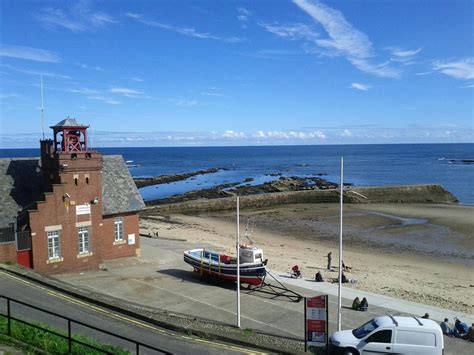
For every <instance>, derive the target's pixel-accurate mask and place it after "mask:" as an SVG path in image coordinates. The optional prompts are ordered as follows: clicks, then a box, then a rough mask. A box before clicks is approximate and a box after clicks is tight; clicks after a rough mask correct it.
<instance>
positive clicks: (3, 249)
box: [0, 242, 16, 263]
mask: <svg viewBox="0 0 474 355" xmlns="http://www.w3.org/2000/svg"><path fill="white" fill-rule="evenodd" d="M6 262H10V263H16V242H10V243H0V263H6Z"/></svg>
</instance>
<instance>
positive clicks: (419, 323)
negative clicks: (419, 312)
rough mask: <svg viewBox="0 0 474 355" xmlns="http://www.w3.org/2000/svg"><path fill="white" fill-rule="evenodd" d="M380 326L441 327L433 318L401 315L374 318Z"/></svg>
mask: <svg viewBox="0 0 474 355" xmlns="http://www.w3.org/2000/svg"><path fill="white" fill-rule="evenodd" d="M374 320H375V322H376V323H377V324H378V326H379V327H386V326H392V325H395V326H398V327H420V328H425V329H426V328H436V329H437V328H439V325H438V323H436V322H435V321H433V320H431V319H424V318H418V317H400V316H381V317H377V318H375V319H374Z"/></svg>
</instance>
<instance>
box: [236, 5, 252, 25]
mask: <svg viewBox="0 0 474 355" xmlns="http://www.w3.org/2000/svg"><path fill="white" fill-rule="evenodd" d="M250 15H252V13H251V12H250V11H249V10H247V9H246V8H244V7H239V8H237V19H238V20H239V21H240V24H241V25H242V27H243V28H247V22H248V20H249V17H250Z"/></svg>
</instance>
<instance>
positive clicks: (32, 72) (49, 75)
mask: <svg viewBox="0 0 474 355" xmlns="http://www.w3.org/2000/svg"><path fill="white" fill-rule="evenodd" d="M2 67H4V68H8V69H11V70H15V71H17V72H19V73H23V74H28V75H35V76H40V75H42V76H44V77H47V78H55V79H71V77H70V76H68V75H63V74H57V73H51V72H47V71H39V70H28V69H21V68H17V67H14V66H12V65H8V64H3V65H2Z"/></svg>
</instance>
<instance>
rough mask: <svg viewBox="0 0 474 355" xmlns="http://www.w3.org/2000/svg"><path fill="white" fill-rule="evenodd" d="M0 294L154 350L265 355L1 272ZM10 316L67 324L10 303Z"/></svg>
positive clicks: (2, 304)
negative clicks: (161, 326) (77, 297)
mask: <svg viewBox="0 0 474 355" xmlns="http://www.w3.org/2000/svg"><path fill="white" fill-rule="evenodd" d="M0 295H3V296H7V297H10V298H12V299H14V300H18V301H22V302H25V303H27V304H31V305H33V306H37V307H40V308H43V309H46V310H48V311H51V312H55V313H59V314H62V315H64V316H67V317H69V318H71V319H75V320H78V321H81V322H83V323H85V324H90V325H93V326H95V327H98V328H100V329H105V330H107V331H109V332H112V333H114V334H118V335H121V336H124V337H127V338H130V339H133V340H136V341H139V342H141V343H144V344H146V345H150V346H153V347H155V348H159V349H163V350H165V351H168V352H172V353H175V354H189V353H195V354H264V353H263V352H261V351H259V350H254V349H247V348H244V347H241V346H238V345H234V344H226V343H222V342H218V341H214V340H206V339H202V338H197V337H193V336H188V335H186V334H181V333H176V332H173V331H170V330H168V329H163V328H159V327H156V326H154V325H151V324H148V323H145V322H142V321H140V320H137V319H133V318H131V317H128V316H124V315H121V314H118V313H114V312H112V311H110V310H107V309H103V308H101V307H98V306H95V305H92V304H89V303H87V302H84V301H80V300H77V299H75V298H73V297H71V296H68V295H65V294H62V293H60V292H57V291H54V290H51V289H48V288H47V287H44V286H40V285H37V284H35V283H33V282H30V281H27V280H23V279H21V278H18V277H16V276H13V275H10V274H7V273H5V272H2V271H0ZM0 312H1V313H3V314H6V300H5V299H1V298H0ZM11 314H12V315H13V316H14V317H17V318H20V319H24V320H27V321H40V322H43V323H47V324H49V325H50V326H52V327H55V328H57V329H60V330H63V331H66V332H67V322H66V321H65V320H62V319H59V318H57V317H54V316H51V315H48V314H46V313H43V312H39V311H36V310H32V309H31V308H29V309H28V308H26V307H25V306H21V305H19V304H14V303H12V306H11ZM72 332H73V334H77V333H80V334H82V335H87V336H90V337H93V338H96V339H98V340H100V341H102V342H103V343H107V344H111V345H116V346H120V347H122V348H124V349H129V350H130V352H131V353H135V346H134V344H131V343H129V342H126V341H124V340H121V339H118V338H114V337H111V336H108V335H105V334H101V333H98V332H96V331H94V330H90V329H87V328H84V327H82V326H78V325H74V326H73V327H72ZM140 353H141V354H156V353H157V352H155V351H152V350H149V349H144V348H141V349H140Z"/></svg>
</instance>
